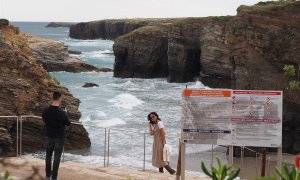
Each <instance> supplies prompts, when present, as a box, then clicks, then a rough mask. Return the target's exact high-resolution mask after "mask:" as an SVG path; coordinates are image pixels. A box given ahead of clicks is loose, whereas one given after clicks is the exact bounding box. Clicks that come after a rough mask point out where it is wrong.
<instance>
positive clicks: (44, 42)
mask: <svg viewBox="0 0 300 180" xmlns="http://www.w3.org/2000/svg"><path fill="white" fill-rule="evenodd" d="M22 36H23V37H25V38H26V40H27V44H28V45H29V47H30V49H31V50H32V52H33V56H34V58H35V59H36V60H37V62H38V63H39V64H41V65H42V66H43V67H44V68H45V69H46V70H47V71H48V72H53V71H67V72H86V71H98V72H99V71H109V70H108V69H106V68H104V69H102V68H97V67H95V66H92V65H90V64H87V63H85V62H84V61H82V60H80V59H78V58H76V57H74V56H70V55H69V51H68V46H66V45H64V44H63V43H62V42H58V41H53V40H49V39H43V38H40V37H36V36H32V35H31V34H25V33H22Z"/></svg>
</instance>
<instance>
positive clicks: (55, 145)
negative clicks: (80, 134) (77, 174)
mask: <svg viewBox="0 0 300 180" xmlns="http://www.w3.org/2000/svg"><path fill="white" fill-rule="evenodd" d="M64 143H65V138H50V137H48V138H47V149H46V176H47V177H50V176H51V177H52V179H56V178H57V173H58V168H59V164H60V157H61V154H62V152H63V147H64ZM53 151H54V160H53V165H52V155H53Z"/></svg>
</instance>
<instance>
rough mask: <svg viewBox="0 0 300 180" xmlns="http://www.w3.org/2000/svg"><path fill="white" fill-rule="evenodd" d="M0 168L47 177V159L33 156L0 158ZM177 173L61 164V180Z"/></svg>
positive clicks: (125, 179) (134, 179)
mask: <svg viewBox="0 0 300 180" xmlns="http://www.w3.org/2000/svg"><path fill="white" fill-rule="evenodd" d="M0 166H1V167H0V169H1V171H3V170H8V171H9V172H10V174H11V175H12V176H13V177H14V180H23V179H24V180H25V179H30V180H31V179H32V180H41V179H43V178H44V177H45V170H44V169H45V161H44V160H42V159H36V158H31V157H12V158H0ZM175 177H176V176H175V175H170V174H169V173H167V172H165V173H163V174H162V173H158V172H154V171H138V170H133V169H126V168H120V167H97V166H93V165H87V164H82V163H76V162H63V163H61V164H60V169H59V175H58V179H60V180H82V179H84V180H98V179H99V180H115V179H116V180H121V179H122V180H129V179H130V180H142V179H143V180H144V179H145V180H174V179H175ZM186 179H187V180H208V179H209V178H203V177H196V176H191V175H186Z"/></svg>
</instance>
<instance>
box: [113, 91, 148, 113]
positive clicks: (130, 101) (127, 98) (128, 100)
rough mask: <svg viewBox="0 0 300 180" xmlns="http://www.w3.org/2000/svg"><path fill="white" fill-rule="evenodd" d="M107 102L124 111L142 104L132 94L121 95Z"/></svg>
mask: <svg viewBox="0 0 300 180" xmlns="http://www.w3.org/2000/svg"><path fill="white" fill-rule="evenodd" d="M108 102H110V103H113V105H114V106H115V107H118V108H124V109H133V108H134V107H136V106H139V105H141V104H143V101H142V100H139V99H138V98H137V97H135V96H134V95H132V94H127V93H122V94H119V95H117V96H115V97H114V98H112V99H110V100H108Z"/></svg>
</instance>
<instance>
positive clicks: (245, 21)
mask: <svg viewBox="0 0 300 180" xmlns="http://www.w3.org/2000/svg"><path fill="white" fill-rule="evenodd" d="M144 21H146V22H144V23H143V25H142V26H140V27H138V28H132V29H134V30H131V31H125V30H124V29H126V27H127V26H125V24H127V23H126V22H135V20H123V21H120V23H119V24H118V23H117V24H118V26H116V25H115V26H111V25H109V24H110V22H111V20H107V21H93V22H88V23H81V24H77V25H74V26H72V27H71V29H70V34H72V35H74V38H82V39H92V38H99V37H100V38H108V39H110V38H111V39H114V41H115V43H114V47H113V49H114V54H115V56H116V57H115V69H114V76H115V77H121V78H127V77H131V78H134V77H137V78H153V77H166V78H167V80H168V81H169V82H188V81H193V80H195V79H200V80H201V81H202V82H203V83H204V84H205V85H207V86H209V87H212V88H232V89H259V90H284V106H283V107H284V109H283V120H284V122H283V148H284V151H285V152H292V153H297V152H299V151H300V141H299V140H300V136H299V133H298V132H299V128H298V126H299V124H300V113H299V112H300V91H299V90H297V91H294V92H291V91H288V90H286V86H287V82H286V77H285V76H284V71H283V67H284V65H286V64H287V65H294V67H295V68H296V70H297V72H296V73H297V74H296V76H298V80H299V73H300V72H299V69H300V28H299V27H300V2H299V1H295V2H290V1H288V2H287V1H275V2H260V3H258V4H256V5H254V6H241V7H239V8H238V9H237V15H236V16H221V17H206V18H182V19H169V20H166V19H163V20H162V21H161V22H159V21H156V22H155V24H153V23H152V24H150V23H147V20H144ZM105 22H107V23H105ZM149 22H152V20H149ZM103 24H104V25H103ZM105 25H109V26H108V27H118V28H107V27H106V26H105ZM103 27H106V28H103ZM117 29H118V30H120V31H116V30H117ZM109 30H111V31H109ZM116 32H121V33H116ZM123 34H124V35H123ZM118 36H119V37H118Z"/></svg>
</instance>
